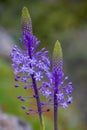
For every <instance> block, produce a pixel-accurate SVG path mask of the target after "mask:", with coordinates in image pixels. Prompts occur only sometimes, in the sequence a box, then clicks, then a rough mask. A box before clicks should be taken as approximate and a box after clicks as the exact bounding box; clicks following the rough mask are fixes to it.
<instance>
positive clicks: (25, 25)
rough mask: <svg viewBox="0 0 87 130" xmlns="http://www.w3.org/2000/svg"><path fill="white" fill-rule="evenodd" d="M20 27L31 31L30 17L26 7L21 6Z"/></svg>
mask: <svg viewBox="0 0 87 130" xmlns="http://www.w3.org/2000/svg"><path fill="white" fill-rule="evenodd" d="M22 27H23V31H24V30H25V31H26V30H27V31H29V32H31V33H32V22H31V17H30V14H29V11H28V9H27V8H26V7H23V9H22Z"/></svg>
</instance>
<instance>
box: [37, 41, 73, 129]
mask: <svg viewBox="0 0 87 130" xmlns="http://www.w3.org/2000/svg"><path fill="white" fill-rule="evenodd" d="M52 64H53V67H52V73H50V74H49V83H48V82H43V84H42V86H41V87H40V89H39V90H40V92H41V93H42V94H43V95H44V96H45V97H46V98H48V102H47V103H45V104H49V105H53V106H54V130H58V107H59V106H62V107H63V108H67V106H68V105H69V104H71V102H72V97H71V93H72V89H73V88H72V82H67V80H68V77H67V76H66V77H65V76H64V73H63V53H62V48H61V45H60V43H59V42H58V41H56V43H55V46H54V51H53V60H52ZM45 104H44V105H45Z"/></svg>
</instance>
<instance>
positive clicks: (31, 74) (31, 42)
mask: <svg viewBox="0 0 87 130" xmlns="http://www.w3.org/2000/svg"><path fill="white" fill-rule="evenodd" d="M20 42H21V43H23V44H24V49H23V50H21V49H19V48H18V46H17V45H15V46H14V47H13V49H12V52H11V55H10V56H11V59H12V62H13V63H12V68H13V70H14V73H15V75H16V77H15V81H16V82H17V84H15V87H16V88H17V87H19V86H20V85H19V84H18V81H19V82H23V83H25V85H24V89H28V88H31V89H32V90H33V92H34V95H32V96H31V97H32V98H34V99H36V103H37V110H35V111H34V110H33V109H32V108H27V109H26V106H22V109H24V110H27V112H26V114H30V113H32V112H34V113H38V114H39V117H40V122H41V125H42V111H43V110H42V106H41V101H40V96H39V93H38V87H37V83H38V82H39V81H41V80H42V79H43V77H44V75H47V76H48V75H49V66H50V61H49V59H48V57H47V54H48V51H46V50H45V48H42V49H41V50H40V51H38V52H36V49H37V47H38V45H39V44H40V41H39V40H37V38H36V37H35V36H34V35H33V32H32V22H31V18H30V15H29V13H28V10H27V8H26V7H24V8H23V10H22V38H21V39H20ZM18 99H20V100H21V101H26V97H23V96H18Z"/></svg>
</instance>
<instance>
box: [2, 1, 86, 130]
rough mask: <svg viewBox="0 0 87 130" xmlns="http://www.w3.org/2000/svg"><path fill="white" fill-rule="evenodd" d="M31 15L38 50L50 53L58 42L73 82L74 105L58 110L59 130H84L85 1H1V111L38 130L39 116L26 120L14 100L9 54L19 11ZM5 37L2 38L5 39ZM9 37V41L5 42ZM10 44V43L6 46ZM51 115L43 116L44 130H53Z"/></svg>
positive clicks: (18, 30) (18, 26)
mask: <svg viewBox="0 0 87 130" xmlns="http://www.w3.org/2000/svg"><path fill="white" fill-rule="evenodd" d="M24 6H27V8H28V9H29V11H30V15H31V17H32V24H33V32H34V34H35V35H36V36H37V37H38V39H40V41H41V45H40V48H41V47H46V49H48V50H49V51H50V54H49V56H50V58H51V57H52V50H53V46H54V43H55V41H56V40H57V39H58V40H59V41H60V43H61V46H62V48H63V54H64V72H65V74H66V75H69V77H70V80H71V81H72V82H73V87H74V91H73V104H72V105H70V106H69V108H68V109H67V110H63V109H62V108H59V130H87V101H86V100H87V0H17V1H14V0H0V108H1V109H2V111H3V112H5V113H9V114H13V115H17V116H18V117H20V118H22V119H24V120H26V121H27V122H30V124H31V125H32V127H33V128H34V129H36V130H39V120H38V116H36V115H33V116H26V115H25V113H24V111H23V110H21V108H20V106H21V104H23V103H21V102H19V101H18V100H17V98H16V97H17V96H18V95H22V94H23V93H25V92H24V90H23V89H15V88H14V74H13V71H12V68H11V60H10V58H9V54H10V52H11V47H12V45H13V43H15V44H18V45H19V43H18V39H19V38H20V37H21V10H22V8H23V7H24ZM4 34H5V35H4ZM8 37H9V38H8ZM9 42H11V43H9ZM52 117H53V115H52V113H51V112H50V113H47V114H45V123H46V130H47V129H50V130H53V120H52Z"/></svg>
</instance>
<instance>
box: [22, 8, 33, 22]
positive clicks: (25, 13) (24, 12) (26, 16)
mask: <svg viewBox="0 0 87 130" xmlns="http://www.w3.org/2000/svg"><path fill="white" fill-rule="evenodd" d="M22 19H23V20H29V19H31V17H30V14H29V11H28V9H27V8H26V7H23V9H22Z"/></svg>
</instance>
